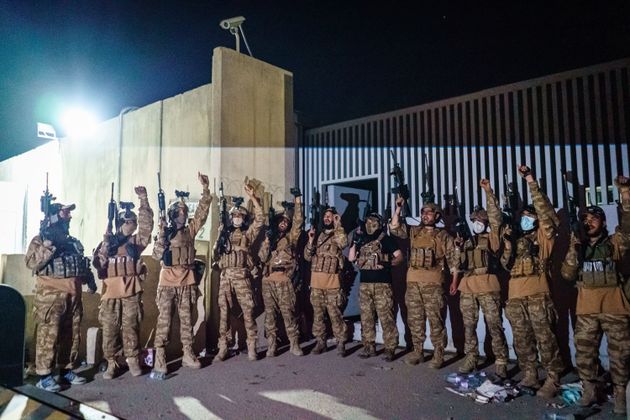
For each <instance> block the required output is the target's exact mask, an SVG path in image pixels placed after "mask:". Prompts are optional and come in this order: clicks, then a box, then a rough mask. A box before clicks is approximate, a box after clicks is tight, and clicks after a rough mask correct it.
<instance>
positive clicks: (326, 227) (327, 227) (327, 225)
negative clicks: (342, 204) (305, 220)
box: [324, 222, 334, 230]
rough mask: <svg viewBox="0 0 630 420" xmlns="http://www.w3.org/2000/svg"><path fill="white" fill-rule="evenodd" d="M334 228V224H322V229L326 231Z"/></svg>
mask: <svg viewBox="0 0 630 420" xmlns="http://www.w3.org/2000/svg"><path fill="white" fill-rule="evenodd" d="M333 227H334V224H333V223H332V222H331V223H324V229H326V230H328V229H332V228H333Z"/></svg>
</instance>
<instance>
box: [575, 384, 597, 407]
mask: <svg viewBox="0 0 630 420" xmlns="http://www.w3.org/2000/svg"><path fill="white" fill-rule="evenodd" d="M582 388H583V391H582V397H581V398H580V399H579V400H578V401H577V404H578V405H579V406H580V407H589V406H590V405H592V404H595V403H596V402H597V384H596V383H595V382H591V381H582Z"/></svg>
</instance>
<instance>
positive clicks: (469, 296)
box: [459, 292, 508, 364]
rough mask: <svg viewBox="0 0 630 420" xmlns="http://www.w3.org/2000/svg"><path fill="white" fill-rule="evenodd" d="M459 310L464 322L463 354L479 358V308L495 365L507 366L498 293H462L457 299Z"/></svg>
mask: <svg viewBox="0 0 630 420" xmlns="http://www.w3.org/2000/svg"><path fill="white" fill-rule="evenodd" d="M459 308H460V309H461V311H462V317H463V320H464V340H465V342H464V353H466V355H473V356H479V340H478V339H477V324H478V323H479V308H481V310H482V311H483V317H484V319H485V321H486V325H487V327H488V331H489V332H490V336H491V337H492V352H493V353H494V356H495V358H496V363H498V364H507V362H508V348H507V343H506V341H505V333H504V332H503V319H502V318H501V294H500V293H499V292H491V293H462V294H461V296H460V298H459Z"/></svg>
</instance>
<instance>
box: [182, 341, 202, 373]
mask: <svg viewBox="0 0 630 420" xmlns="http://www.w3.org/2000/svg"><path fill="white" fill-rule="evenodd" d="M182 366H183V367H187V368H191V369H199V368H201V363H200V362H199V360H198V359H197V356H195V352H194V351H193V349H192V347H191V346H184V356H183V357H182Z"/></svg>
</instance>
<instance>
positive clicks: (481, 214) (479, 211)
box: [470, 206, 490, 222]
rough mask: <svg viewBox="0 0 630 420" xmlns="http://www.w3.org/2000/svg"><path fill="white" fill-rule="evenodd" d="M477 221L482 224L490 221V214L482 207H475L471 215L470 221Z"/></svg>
mask: <svg viewBox="0 0 630 420" xmlns="http://www.w3.org/2000/svg"><path fill="white" fill-rule="evenodd" d="M475 220H480V221H482V222H487V221H488V220H490V219H489V218H488V212H487V211H486V209H484V208H483V207H481V206H475V208H473V211H472V213H470V221H471V222H474V221H475Z"/></svg>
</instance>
